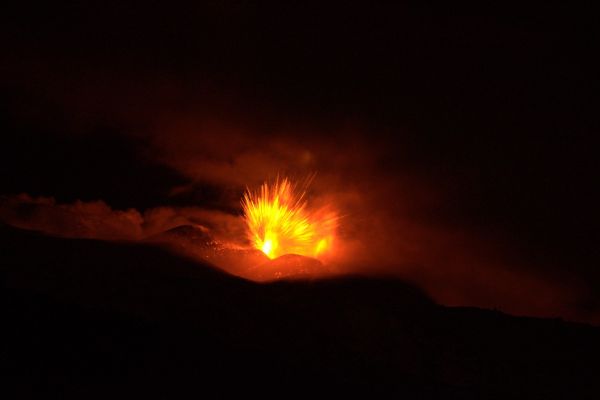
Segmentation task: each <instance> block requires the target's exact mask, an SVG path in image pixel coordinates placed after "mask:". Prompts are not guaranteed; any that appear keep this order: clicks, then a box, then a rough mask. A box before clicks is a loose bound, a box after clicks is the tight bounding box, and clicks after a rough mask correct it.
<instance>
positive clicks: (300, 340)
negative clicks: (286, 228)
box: [0, 226, 600, 399]
mask: <svg viewBox="0 0 600 400" xmlns="http://www.w3.org/2000/svg"><path fill="white" fill-rule="evenodd" d="M0 271H1V272H0V274H1V275H0V277H1V279H2V286H3V290H2V325H3V328H2V341H1V343H2V344H1V348H0V351H1V357H0V365H1V368H2V376H3V378H4V382H5V384H4V385H3V390H5V391H8V390H11V389H12V390H17V391H18V393H20V397H22V398H31V397H36V395H37V396H39V397H43V398H47V397H48V396H58V397H60V398H103V399H104V398H107V397H108V396H110V398H178V397H183V396H185V397H191V396H201V395H203V394H204V395H206V394H208V393H212V392H217V393H220V394H221V395H223V396H227V395H230V394H233V392H235V391H243V392H244V393H245V394H246V395H248V396H253V395H261V397H279V398H281V397H295V396H300V395H303V394H312V395H315V396H317V397H322V396H324V395H326V394H331V395H335V396H337V395H340V394H344V393H351V394H361V393H362V394H369V395H371V396H375V397H377V396H384V395H387V394H390V393H395V394H397V395H403V396H407V395H408V396H415V397H416V396H419V397H441V396H444V398H544V399H548V398H599V397H598V394H599V393H600V392H599V386H600V380H599V379H598V376H600V374H599V372H600V369H599V365H600V364H599V363H600V329H599V328H596V327H592V326H589V325H584V324H575V323H568V322H564V321H562V320H558V319H554V320H544V319H536V318H525V317H512V316H508V315H504V314H502V313H500V312H496V311H488V310H481V309H472V308H446V307H442V306H439V305H436V304H434V303H433V302H432V301H430V300H429V299H428V298H427V297H426V296H425V295H424V294H423V293H421V292H420V291H419V290H418V289H416V288H414V287H411V286H410V285H407V284H405V283H403V282H400V281H398V280H392V279H373V278H359V277H348V278H338V279H329V280H312V281H309V280H305V281H279V282H274V283H269V284H257V283H253V282H249V281H245V280H242V279H240V278H236V277H233V276H231V275H227V274H225V273H223V272H221V271H220V270H217V269H216V268H213V267H211V266H210V265H208V264H200V263H197V262H195V261H192V260H190V259H186V258H182V257H180V256H177V255H175V254H173V253H170V252H169V251H167V250H164V249H162V248H160V247H157V246H155V245H152V244H148V243H144V244H132V243H119V242H102V241H94V240H79V239H62V238H55V237H48V236H43V235H41V234H38V233H35V232H29V231H23V230H18V229H15V228H11V227H8V226H0Z"/></svg>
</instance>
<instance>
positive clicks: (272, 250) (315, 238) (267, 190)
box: [242, 179, 338, 258]
mask: <svg viewBox="0 0 600 400" xmlns="http://www.w3.org/2000/svg"><path fill="white" fill-rule="evenodd" d="M305 195H306V192H305V190H298V189H297V188H296V185H293V184H292V183H291V182H290V181H289V180H288V179H282V180H279V179H278V180H277V181H276V182H275V183H274V184H273V185H269V184H268V183H264V184H263V185H262V186H261V187H260V190H258V191H257V192H251V191H250V190H248V191H246V193H245V194H244V198H243V199H242V207H243V209H244V217H245V220H246V225H247V227H248V237H249V239H250V241H251V242H252V244H253V245H254V247H256V248H257V249H259V250H261V251H262V252H263V253H265V254H266V255H267V256H268V257H269V258H276V257H279V256H281V255H284V254H299V255H303V256H309V257H319V256H322V255H323V254H325V253H327V252H329V251H330V250H331V246H332V243H333V238H334V233H335V229H336V227H337V221H338V218H337V215H336V214H335V213H334V212H332V211H327V210H324V209H319V210H310V209H309V207H308V204H307V201H306V196H305Z"/></svg>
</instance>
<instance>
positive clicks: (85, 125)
mask: <svg viewBox="0 0 600 400" xmlns="http://www.w3.org/2000/svg"><path fill="white" fill-rule="evenodd" d="M64 3H68V2H64ZM215 3H218V4H215V5H202V6H200V5H194V6H192V7H188V6H183V5H180V4H175V3H171V2H168V3H167V2H165V3H164V4H162V5H149V4H147V2H139V3H137V4H136V3H133V2H121V3H120V5H119V6H114V7H108V6H106V5H105V3H104V2H82V3H81V4H79V2H72V4H64V5H60V6H58V5H56V4H52V3H49V4H47V5H45V6H42V7H41V8H39V7H37V6H36V7H29V6H16V7H14V8H12V9H11V10H9V11H8V12H7V13H3V14H4V16H3V17H2V19H3V21H2V39H1V40H2V48H3V50H2V59H3V61H2V63H1V65H0V73H1V76H0V104H1V107H0V127H1V130H2V132H3V135H2V146H0V195H1V194H4V195H14V194H19V193H28V194H30V195H32V196H53V197H54V198H56V200H57V202H60V203H71V202H73V201H75V200H77V199H80V200H83V201H91V200H97V199H102V200H104V201H105V202H106V203H107V204H108V205H110V206H111V207H113V208H115V209H125V208H130V207H133V208H137V209H139V210H144V209H146V208H150V207H156V206H159V205H179V206H181V205H200V206H206V207H219V203H222V202H223V199H224V198H226V197H228V196H230V194H231V191H233V192H235V193H237V190H239V189H240V188H239V187H237V186H236V185H235V184H234V183H230V182H228V183H226V184H220V183H219V180H218V179H216V178H215V179H214V180H211V179H207V178H206V176H203V175H201V176H200V177H197V176H194V175H193V174H190V173H189V169H187V167H185V166H183V167H182V164H180V163H178V162H174V161H173V159H174V157H175V158H178V157H177V156H173V155H174V154H176V155H177V154H179V152H180V150H178V149H177V148H175V149H170V150H169V149H167V150H165V151H166V152H167V153H168V155H167V156H164V154H162V153H161V152H162V150H163V147H164V146H163V144H164V143H165V142H168V141H169V140H170V137H169V135H172V133H171V132H168V131H160V129H159V128H157V127H164V126H172V125H171V123H172V120H185V121H188V120H189V115H193V116H194V117H192V119H193V120H194V121H193V122H183V123H182V124H183V125H184V126H190V125H193V126H196V125H195V124H199V122H198V120H200V121H202V120H203V118H204V117H205V116H207V115H208V116H210V117H211V118H216V119H218V120H234V121H236V124H237V125H240V124H241V125H245V126H247V127H249V128H248V131H247V132H243V133H240V134H234V135H233V137H234V138H238V139H239V138H245V139H239V141H241V142H243V143H246V144H243V145H240V146H242V147H244V146H246V147H247V146H248V145H247V142H244V140H246V141H249V142H252V140H249V139H248V137H251V138H254V139H256V142H259V143H260V142H264V141H270V140H271V139H270V138H271V137H272V136H273V137H274V136H277V137H278V138H281V137H284V138H289V140H291V141H294V140H300V139H298V136H299V134H298V133H297V132H298V131H297V130H296V128H295V127H298V126H301V127H302V129H301V131H302V132H303V133H302V134H303V135H306V136H307V139H306V141H307V143H315V142H318V141H319V140H320V138H321V137H326V136H327V137H328V138H329V139H327V140H329V141H331V142H332V143H338V144H339V146H340V149H344V148H346V147H347V146H346V145H347V143H349V142H351V141H352V140H351V139H356V138H358V139H360V140H358V142H359V143H361V145H359V147H361V146H362V148H361V149H359V150H358V151H362V152H364V153H366V154H372V155H373V158H372V159H370V161H369V167H368V173H369V174H372V175H374V176H377V177H378V178H379V179H381V180H382V181H387V182H390V185H391V186H393V187H395V186H394V182H395V181H396V180H403V181H404V179H405V177H407V176H409V177H411V179H412V180H415V181H417V182H420V184H422V185H423V186H424V187H427V188H433V189H431V190H433V192H429V191H427V193H437V194H439V196H440V198H441V199H443V200H442V201H439V202H436V203H435V207H423V208H419V211H418V212H417V215H416V218H417V219H420V220H422V221H426V222H424V223H430V222H431V221H435V224H439V225H441V226H443V227H444V228H445V229H449V230H452V229H458V230H461V231H466V232H469V234H470V235H472V236H475V237H478V236H481V237H485V238H487V240H489V241H491V242H495V243H501V246H500V247H503V248H506V249H509V250H508V251H507V254H510V257H514V258H516V259H518V260H519V262H518V263H517V264H518V265H526V266H527V267H524V268H530V269H532V270H534V271H537V273H538V274H541V275H542V276H544V275H545V274H549V275H552V276H555V277H558V279H566V280H567V281H568V280H570V279H572V280H574V281H577V282H585V283H586V290H587V291H588V292H589V295H588V296H587V297H586V298H585V299H584V300H581V301H582V302H584V303H585V304H583V305H581V306H582V307H588V308H590V309H591V310H592V311H594V312H596V311H597V309H598V308H599V307H600V305H599V304H598V303H599V300H598V299H599V293H600V272H599V268H598V266H599V265H600V263H599V261H600V257H599V254H598V245H597V242H598V234H597V228H598V223H599V218H598V217H599V215H598V204H599V203H600V201H599V200H600V198H599V196H598V190H597V185H598V183H597V182H598V172H597V171H598V167H597V160H598V157H597V149H598V147H597V145H598V143H599V142H598V139H597V137H596V136H597V132H598V122H597V119H598V117H597V110H598V109H597V101H595V100H596V99H595V97H596V96H597V93H598V89H599V87H598V79H597V71H598V69H597V67H596V66H595V65H594V63H593V62H592V60H593V58H594V53H597V39H598V37H597V35H596V32H595V31H593V29H592V28H593V24H592V22H593V21H591V18H590V20H589V21H586V20H585V18H582V17H581V16H577V17H575V16H574V15H572V14H571V11H572V10H565V9H561V8H552V9H551V8H548V7H546V8H541V9H540V8H532V9H529V10H528V9H520V10H510V9H500V8H498V9H496V10H493V12H488V11H486V12H483V10H473V9H463V10H454V11H452V12H450V10H444V11H439V10H436V11H434V10H429V9H413V8H410V7H405V6H394V7H392V6H383V5H379V6H378V5H366V4H365V5H362V6H349V5H347V4H346V5H343V6H339V7H338V6H329V7H326V8H324V7H308V6H281V5H278V6H273V5H269V6H255V5H253V4H251V3H252V2H241V1H240V2H232V3H231V4H227V5H222V4H223V3H222V2H215ZM518 14H519V15H522V16H517V15H518ZM198 110H200V111H198ZM198 115H200V117H198ZM165 121H167V122H165ZM290 127H293V128H290ZM339 127H345V128H344V129H347V130H349V131H352V132H354V133H352V134H350V133H345V132H346V131H344V132H342V130H340V129H341V128H339ZM223 129H225V128H223ZM225 130H226V129H225ZM150 131H151V132H152V134H145V133H144V132H150ZM307 131H308V132H311V133H306V132H307ZM273 132H284V133H283V134H282V133H273ZM285 132H287V133H285ZM356 132H358V133H356ZM174 135H175V136H173V141H177V140H179V139H176V138H179V137H180V136H181V135H179V136H178V134H174ZM286 135H287V136H286ZM205 136H206V135H205ZM217 136H218V135H217ZM181 137H183V136H181ZM181 140H183V142H182V143H185V140H184V139H181ZM285 140H287V139H285ZM302 140H303V139H302ZM365 143H368V145H365ZM161 146H162V147H161ZM181 146H182V147H183V145H181ZM307 146H310V145H308V144H307ZM348 146H349V145H348ZM334 147H335V146H334ZM232 152H234V150H232ZM322 152H326V150H323V151H322ZM340 152H342V150H340ZM186 154H187V153H186ZM210 154H211V157H215V158H218V157H220V156H223V154H221V153H219V154H217V155H214V154H212V153H210ZM184 157H185V156H182V157H179V159H181V158H184ZM199 157H200V158H202V157H205V158H207V159H208V157H209V156H207V155H205V154H204V155H202V156H199ZM278 165H280V164H278ZM317 165H319V164H317ZM323 165H325V167H324V169H325V170H327V169H328V168H329V172H332V171H333V172H335V171H336V168H337V166H336V164H335V163H330V164H327V163H325V164H323ZM332 165H333V166H332ZM339 173H340V174H341V175H343V174H344V173H345V172H343V171H341V170H340V172H339ZM400 177H402V178H400ZM256 179H260V177H256ZM358 182H360V180H359V181H358ZM190 183H191V184H192V186H193V187H194V189H193V190H191V191H188V192H186V193H185V194H184V195H179V196H173V195H172V189H173V188H174V187H179V186H182V185H188V184H190ZM252 183H254V182H252ZM428 190H429V189H428ZM170 193H171V194H170ZM410 196H411V195H409V197H410ZM411 201H412V202H415V203H419V201H420V200H419V197H418V196H417V195H415V199H412V200H411Z"/></svg>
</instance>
